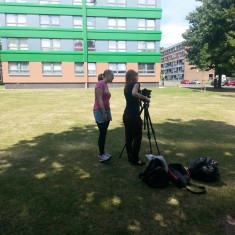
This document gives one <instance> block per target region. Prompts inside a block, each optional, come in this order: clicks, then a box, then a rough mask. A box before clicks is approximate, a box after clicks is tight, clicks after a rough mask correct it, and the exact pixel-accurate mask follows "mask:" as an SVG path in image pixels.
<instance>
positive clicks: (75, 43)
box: [74, 40, 83, 51]
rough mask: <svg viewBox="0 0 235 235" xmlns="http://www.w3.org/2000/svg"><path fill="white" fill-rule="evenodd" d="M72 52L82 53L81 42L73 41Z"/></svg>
mask: <svg viewBox="0 0 235 235" xmlns="http://www.w3.org/2000/svg"><path fill="white" fill-rule="evenodd" d="M74 50H75V51H83V41H82V40H75V41H74Z"/></svg>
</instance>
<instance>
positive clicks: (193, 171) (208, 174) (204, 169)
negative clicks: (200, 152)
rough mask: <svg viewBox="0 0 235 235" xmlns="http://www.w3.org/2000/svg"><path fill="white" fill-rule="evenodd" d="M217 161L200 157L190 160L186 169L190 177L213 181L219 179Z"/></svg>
mask: <svg viewBox="0 0 235 235" xmlns="http://www.w3.org/2000/svg"><path fill="white" fill-rule="evenodd" d="M217 166H218V162H216V161H214V160H213V159H211V158H210V157H200V158H198V159H195V160H192V161H191V162H190V164H189V167H188V170H189V173H190V176H191V178H192V179H196V180H201V181H205V182H213V181H217V180H218V179H219V169H218V167H217Z"/></svg>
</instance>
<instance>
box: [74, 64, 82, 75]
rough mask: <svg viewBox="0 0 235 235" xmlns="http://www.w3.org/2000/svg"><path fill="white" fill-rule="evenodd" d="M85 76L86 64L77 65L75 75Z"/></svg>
mask: <svg viewBox="0 0 235 235" xmlns="http://www.w3.org/2000/svg"><path fill="white" fill-rule="evenodd" d="M83 74H84V64H83V63H75V75H83Z"/></svg>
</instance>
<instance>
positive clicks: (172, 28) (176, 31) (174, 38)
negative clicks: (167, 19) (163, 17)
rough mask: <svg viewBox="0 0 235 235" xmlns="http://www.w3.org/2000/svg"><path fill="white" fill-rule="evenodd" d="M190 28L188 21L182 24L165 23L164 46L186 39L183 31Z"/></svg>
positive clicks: (163, 31) (163, 28) (162, 41)
mask: <svg viewBox="0 0 235 235" xmlns="http://www.w3.org/2000/svg"><path fill="white" fill-rule="evenodd" d="M187 29H188V24H187V23H181V24H169V23H168V24H165V25H163V26H162V29H161V31H162V40H161V46H162V47H169V46H171V45H173V44H176V43H178V42H182V41H183V40H184V39H183V37H182V33H184V32H185V31H186V30H187Z"/></svg>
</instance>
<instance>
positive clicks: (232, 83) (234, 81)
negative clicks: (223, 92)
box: [224, 80, 235, 86]
mask: <svg viewBox="0 0 235 235" xmlns="http://www.w3.org/2000/svg"><path fill="white" fill-rule="evenodd" d="M224 85H225V86H235V80H227V81H226V82H225V84H224Z"/></svg>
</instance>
